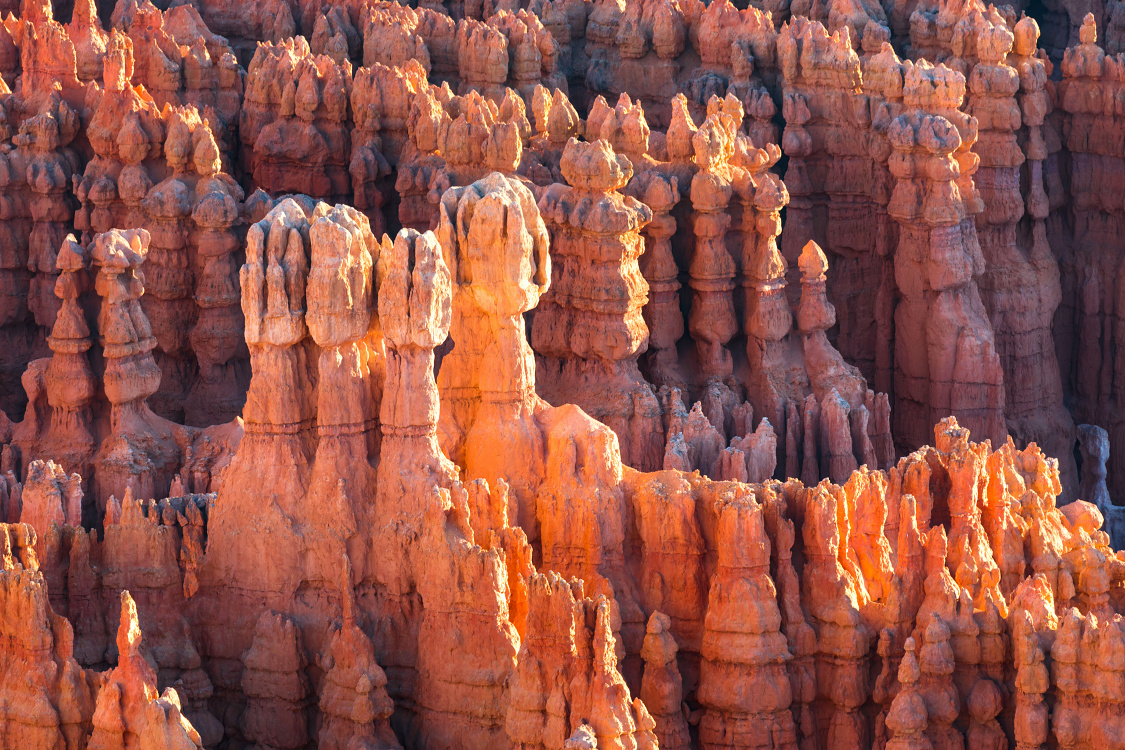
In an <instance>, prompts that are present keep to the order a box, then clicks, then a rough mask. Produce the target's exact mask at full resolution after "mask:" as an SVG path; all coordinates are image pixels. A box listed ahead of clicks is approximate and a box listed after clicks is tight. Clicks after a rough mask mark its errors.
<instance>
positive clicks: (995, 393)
mask: <svg viewBox="0 0 1125 750" xmlns="http://www.w3.org/2000/svg"><path fill="white" fill-rule="evenodd" d="M964 95H965V79H964V77H963V76H962V75H961V74H960V73H957V72H955V71H953V70H950V69H949V68H946V67H945V66H943V65H939V66H937V67H934V66H933V65H931V64H929V63H928V62H926V61H925V60H921V61H919V62H918V63H917V64H914V65H911V66H909V67H907V68H905V71H904V75H903V98H904V105H905V111H904V112H903V114H901V115H899V116H898V117H897V118H896V119H895V121H894V122H893V123H892V124H891V126H890V128H889V129H888V135H889V137H890V140H891V144H892V145H893V147H894V149H895V151H896V156H895V158H894V159H893V161H892V173H893V174H894V175H895V177H896V180H897V182H896V183H895V189H894V193H893V195H892V196H891V200H890V203H889V204H888V206H887V211H888V213H890V215H891V216H892V217H894V219H895V220H896V221H897V222H898V223H899V239H898V247H897V248H896V249H895V280H896V284H897V285H898V289H899V294H900V295H901V297H900V300H899V303H898V305H897V307H896V308H895V341H896V346H895V410H894V420H895V434H896V436H897V437H898V439H899V440H902V441H904V442H906V443H908V444H918V443H920V442H921V441H922V440H923V439H924V438H923V437H922V436H923V434H924V431H925V430H927V429H928V427H927V425H929V424H932V423H933V422H934V421H936V419H935V417H936V416H937V415H940V414H945V413H949V412H952V413H954V414H958V415H960V417H961V418H962V419H964V420H965V421H966V423H967V424H969V425H970V426H971V427H972V428H974V429H976V430H977V431H978V432H982V433H983V434H984V436H986V437H988V438H991V439H992V440H993V441H994V442H997V441H1000V440H1002V438H1003V436H1004V435H1005V434H1006V426H1005V423H1004V403H1005V401H1004V398H1005V396H1004V393H1005V391H1004V373H1003V368H1002V367H1001V365H1000V361H999V356H998V355H997V353H996V344H995V338H994V336H993V332H992V323H991V321H990V320H989V319H988V316H987V313H986V311H985V308H984V306H983V304H982V302H981V299H980V292H979V289H978V287H977V284H976V281H975V279H976V277H977V276H979V275H980V274H981V273H982V272H983V271H984V267H985V261H984V257H983V256H982V255H981V251H980V242H979V240H978V238H977V233H976V227H975V225H974V223H973V216H974V215H975V214H977V213H979V212H980V210H981V209H982V208H983V204H982V202H981V199H980V197H979V195H978V194H977V192H976V189H975V188H974V186H973V183H972V179H971V177H972V173H973V172H975V171H976V167H977V164H978V162H979V159H978V157H977V156H976V155H975V154H974V153H972V152H971V151H970V147H971V146H972V144H973V143H974V142H975V141H976V139H977V128H978V125H977V121H976V120H975V119H974V118H972V117H970V116H968V115H966V114H964V113H962V112H960V111H959V110H957V109H956V108H957V107H958V106H959V105H960V103H961V100H962V99H963V98H964ZM951 118H952V119H951Z"/></svg>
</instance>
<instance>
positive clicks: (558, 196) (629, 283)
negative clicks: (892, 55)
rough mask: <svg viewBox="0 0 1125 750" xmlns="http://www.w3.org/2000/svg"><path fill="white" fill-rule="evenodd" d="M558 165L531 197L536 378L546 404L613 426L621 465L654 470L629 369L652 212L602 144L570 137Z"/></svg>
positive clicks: (659, 449) (642, 395)
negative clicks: (542, 241)
mask: <svg viewBox="0 0 1125 750" xmlns="http://www.w3.org/2000/svg"><path fill="white" fill-rule="evenodd" d="M561 168H562V173H563V177H564V178H565V179H566V180H567V182H568V183H570V184H569V186H566V185H553V186H552V187H551V188H549V189H548V190H547V191H546V192H545V193H544V195H543V197H542V198H541V199H540V201H539V209H540V211H541V212H542V213H543V215H544V216H545V217H546V220H547V228H548V231H549V232H550V233H551V247H552V261H553V262H552V264H551V274H552V284H551V289H550V291H549V292H548V293H547V294H546V295H545V296H544V297H543V299H542V300H540V303H539V306H538V307H537V308H536V311H535V317H534V318H533V324H532V328H531V342H532V346H533V347H534V348H535V350H536V352H537V353H538V354H539V355H540V357H539V362H538V365H539V366H538V368H537V378H536V383H537V385H538V387H539V392H540V393H541V394H542V395H543V397H544V398H545V399H546V400H547V401H550V402H552V403H574V404H577V405H579V406H581V407H582V408H583V409H584V410H585V411H586V413H588V414H590V415H591V416H592V417H594V418H595V419H598V420H599V421H601V422H602V423H604V424H606V425H608V426H609V427H611V428H613V430H614V432H616V433H617V436H618V439H619V440H620V442H621V451H622V457H623V460H624V461H626V462H627V463H628V464H629V465H630V466H636V467H637V468H640V469H654V468H656V466H658V465H659V463H660V460H661V458H662V453H663V447H664V439H663V438H664V436H663V429H662V425H661V422H660V411H659V406H658V403H657V401H656V395H655V394H654V393H653V390H652V388H651V387H650V386H649V385H648V384H647V383H646V382H644V380H643V378H642V377H641V374H640V371H639V369H638V368H637V358H638V356H639V355H640V354H641V353H643V352H644V350H645V348H646V346H647V343H648V341H647V339H648V328H647V326H646V325H645V323H644V319H643V317H642V312H641V308H642V306H643V304H644V300H645V298H646V296H647V293H648V289H647V284H646V283H645V280H644V277H643V276H642V275H641V272H640V268H639V267H638V265H637V258H639V257H640V255H641V253H642V251H643V250H644V245H643V240H642V239H641V234H640V232H641V229H642V228H643V227H644V226H645V225H646V224H647V223H648V222H649V221H650V220H651V217H652V212H651V211H650V210H649V209H648V207H647V206H645V205H644V204H643V203H640V202H638V201H636V200H635V199H633V198H630V197H626V196H622V195H621V194H620V193H619V192H617V191H618V190H619V189H620V188H622V187H624V186H625V183H627V182H628V181H629V179H630V178H631V177H632V166H631V165H630V163H629V162H628V160H626V159H624V158H622V157H620V156H618V155H616V154H614V152H613V149H612V148H611V147H610V146H609V144H608V143H606V142H605V141H602V140H599V141H596V142H594V143H592V144H584V143H579V142H578V141H577V140H575V139H571V140H570V142H569V143H567V146H566V148H565V149H564V151H563V154H562V162H561Z"/></svg>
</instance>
